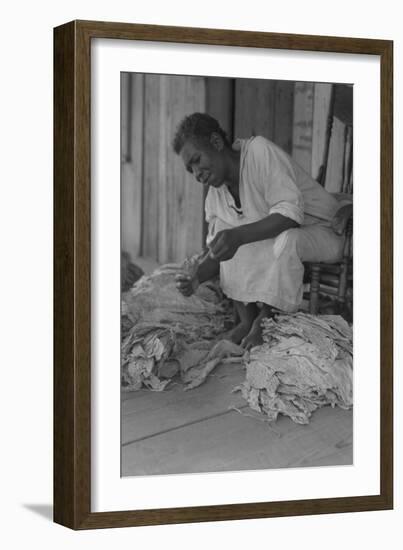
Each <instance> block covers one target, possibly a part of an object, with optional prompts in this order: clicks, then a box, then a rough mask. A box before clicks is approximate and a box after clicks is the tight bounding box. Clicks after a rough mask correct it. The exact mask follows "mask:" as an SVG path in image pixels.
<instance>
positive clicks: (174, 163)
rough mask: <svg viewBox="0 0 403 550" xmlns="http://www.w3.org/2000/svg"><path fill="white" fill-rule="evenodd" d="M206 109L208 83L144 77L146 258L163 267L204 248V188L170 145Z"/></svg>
mask: <svg viewBox="0 0 403 550" xmlns="http://www.w3.org/2000/svg"><path fill="white" fill-rule="evenodd" d="M205 110H206V83H205V79H204V78H202V77H179V76H167V75H166V76H164V75H146V76H145V119H144V177H143V239H142V256H145V257H151V258H153V259H156V260H157V261H158V262H160V263H166V262H176V261H182V260H183V259H184V258H185V257H186V256H189V255H191V254H194V253H196V252H199V251H200V250H201V248H202V244H203V242H202V237H203V217H204V212H203V205H204V199H203V188H202V186H201V185H198V184H197V182H196V181H195V180H194V179H193V178H192V176H191V175H190V174H188V173H187V172H186V170H185V169H184V166H183V163H182V161H181V159H180V157H178V156H177V155H176V154H175V153H174V152H173V150H172V147H171V143H172V138H173V135H174V132H175V129H176V127H177V125H178V123H179V122H180V121H181V119H182V118H183V117H184V116H185V115H187V114H190V113H192V112H194V111H205Z"/></svg>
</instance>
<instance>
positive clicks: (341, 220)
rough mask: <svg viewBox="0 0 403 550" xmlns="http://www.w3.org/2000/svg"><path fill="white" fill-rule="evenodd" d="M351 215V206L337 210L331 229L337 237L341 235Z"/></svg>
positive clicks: (347, 205)
mask: <svg viewBox="0 0 403 550" xmlns="http://www.w3.org/2000/svg"><path fill="white" fill-rule="evenodd" d="M352 215H353V205H352V204H346V205H344V206H342V207H341V208H339V210H338V211H337V212H336V215H335V217H334V218H333V221H332V229H333V231H334V232H335V233H336V234H337V235H343V233H344V230H345V228H346V225H347V222H348V220H349V219H350V217H351V216H352Z"/></svg>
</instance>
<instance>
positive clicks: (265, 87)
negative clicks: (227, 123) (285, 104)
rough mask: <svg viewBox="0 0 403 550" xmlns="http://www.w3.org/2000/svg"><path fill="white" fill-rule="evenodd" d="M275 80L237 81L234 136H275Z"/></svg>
mask: <svg viewBox="0 0 403 550" xmlns="http://www.w3.org/2000/svg"><path fill="white" fill-rule="evenodd" d="M274 102H275V81H273V80H257V79H249V78H245V79H240V80H236V81H235V106H234V107H235V112H234V137H235V138H248V137H250V136H264V137H266V138H268V139H270V140H273V137H274Z"/></svg>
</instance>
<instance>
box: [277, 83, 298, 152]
mask: <svg viewBox="0 0 403 550" xmlns="http://www.w3.org/2000/svg"><path fill="white" fill-rule="evenodd" d="M294 88H295V84H294V82H287V81H286V80H278V81H276V82H275V100H274V133H273V141H274V143H276V144H277V145H278V146H279V147H281V148H282V149H284V151H286V152H287V153H288V154H289V155H291V153H292V137H293V123H294Z"/></svg>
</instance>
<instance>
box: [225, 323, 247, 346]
mask: <svg viewBox="0 0 403 550" xmlns="http://www.w3.org/2000/svg"><path fill="white" fill-rule="evenodd" d="M250 329H251V324H249V323H248V324H247V323H239V324H238V325H236V326H235V327H234V328H233V329H231V330H230V331H228V332H226V333H225V334H224V338H225V339H226V340H231V342H233V343H234V344H240V343H241V341H242V340H243V339H244V338H245V337H246V336H247V334H248V332H249V330H250Z"/></svg>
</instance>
